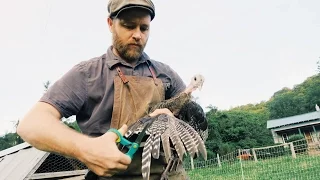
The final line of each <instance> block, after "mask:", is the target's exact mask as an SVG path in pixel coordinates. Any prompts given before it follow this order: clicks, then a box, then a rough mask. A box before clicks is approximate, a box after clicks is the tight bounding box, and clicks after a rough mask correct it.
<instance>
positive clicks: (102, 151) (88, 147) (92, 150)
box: [80, 125, 131, 176]
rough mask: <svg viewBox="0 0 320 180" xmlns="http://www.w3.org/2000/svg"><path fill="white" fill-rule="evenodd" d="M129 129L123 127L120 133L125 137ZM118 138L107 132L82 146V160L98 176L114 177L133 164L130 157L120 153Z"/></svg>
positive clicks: (90, 139)
mask: <svg viewBox="0 0 320 180" xmlns="http://www.w3.org/2000/svg"><path fill="white" fill-rule="evenodd" d="M127 129H128V127H127V126H126V125H123V126H122V127H121V128H120V129H119V132H120V133H121V134H122V135H124V134H125V133H126V131H127ZM117 139H118V136H117V135H116V134H115V133H113V132H107V133H105V134H104V135H102V136H100V137H96V138H89V139H87V141H86V142H85V143H83V142H82V143H81V144H82V150H81V149H80V151H81V152H82V154H81V157H80V160H81V161H82V162H84V163H85V164H86V166H87V167H88V168H89V169H90V170H91V171H93V172H94V173H95V174H97V175H98V176H112V175H114V174H116V173H119V172H121V171H124V170H126V169H127V167H128V165H129V164H130V163H131V159H130V157H129V156H128V155H126V154H124V153H122V152H121V151H119V149H118V147H117V145H116V140H117Z"/></svg>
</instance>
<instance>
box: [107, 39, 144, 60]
mask: <svg viewBox="0 0 320 180" xmlns="http://www.w3.org/2000/svg"><path fill="white" fill-rule="evenodd" d="M133 44H137V45H138V46H135V48H132V47H129V45H128V44H125V43H123V42H122V41H121V40H120V38H119V36H118V34H117V33H114V34H113V48H115V49H116V50H117V51H118V53H119V56H120V57H121V58H123V59H124V60H126V61H127V62H128V63H131V62H135V61H137V60H138V59H139V58H140V57H141V55H142V52H143V50H144V47H145V44H138V43H133Z"/></svg>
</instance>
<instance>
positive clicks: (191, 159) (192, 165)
mask: <svg viewBox="0 0 320 180" xmlns="http://www.w3.org/2000/svg"><path fill="white" fill-rule="evenodd" d="M190 161H191V169H192V170H194V164H193V158H192V157H190Z"/></svg>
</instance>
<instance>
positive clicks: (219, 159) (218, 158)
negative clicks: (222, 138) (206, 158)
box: [217, 153, 221, 167]
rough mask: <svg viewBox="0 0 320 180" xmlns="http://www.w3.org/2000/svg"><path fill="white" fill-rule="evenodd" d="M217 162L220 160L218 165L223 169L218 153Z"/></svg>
mask: <svg viewBox="0 0 320 180" xmlns="http://www.w3.org/2000/svg"><path fill="white" fill-rule="evenodd" d="M217 160H218V165H219V167H221V161H220V156H219V154H218V153H217Z"/></svg>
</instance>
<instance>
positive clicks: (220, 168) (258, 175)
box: [185, 139, 320, 180]
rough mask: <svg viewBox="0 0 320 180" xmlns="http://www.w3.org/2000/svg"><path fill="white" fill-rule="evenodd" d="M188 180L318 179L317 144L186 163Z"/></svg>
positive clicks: (319, 147)
mask: <svg viewBox="0 0 320 180" xmlns="http://www.w3.org/2000/svg"><path fill="white" fill-rule="evenodd" d="M185 168H186V169H187V171H188V174H189V176H190V179H191V180H193V179H194V180H202V179H203V180H204V179H205V180H207V179H210V180H211V179H217V180H219V179H221V180H228V179H239V180H248V179H265V180H269V179H281V180H282V179H290V180H291V179H292V180H298V179H299V180H300V179H301V180H307V179H312V180H314V179H320V170H319V169H320V143H319V142H312V143H307V141H306V140H305V139H302V140H298V141H294V142H291V143H284V144H280V145H275V146H269V147H262V148H252V149H238V150H236V151H233V152H231V153H228V154H226V155H223V156H219V155H217V158H214V159H210V160H207V161H200V162H195V163H194V164H193V166H191V163H186V164H185Z"/></svg>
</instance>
